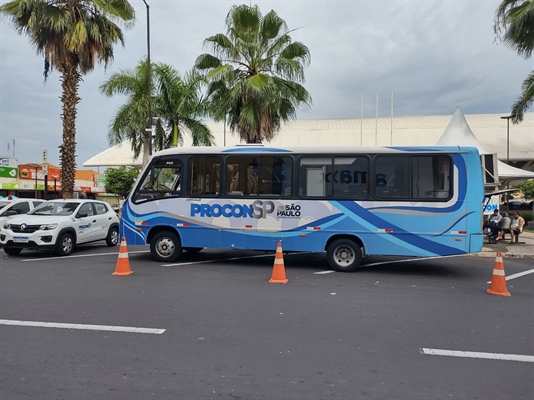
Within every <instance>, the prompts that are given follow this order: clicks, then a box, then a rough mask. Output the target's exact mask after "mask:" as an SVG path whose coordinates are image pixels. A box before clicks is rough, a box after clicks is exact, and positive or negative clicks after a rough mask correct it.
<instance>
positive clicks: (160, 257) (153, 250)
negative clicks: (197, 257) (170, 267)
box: [150, 231, 182, 262]
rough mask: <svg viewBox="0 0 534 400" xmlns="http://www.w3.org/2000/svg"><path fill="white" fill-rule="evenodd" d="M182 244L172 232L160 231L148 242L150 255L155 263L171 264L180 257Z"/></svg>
mask: <svg viewBox="0 0 534 400" xmlns="http://www.w3.org/2000/svg"><path fill="white" fill-rule="evenodd" d="M181 253H182V244H181V243H180V238H179V237H178V235H177V234H176V233H174V232H172V231H161V232H158V233H156V234H155V235H154V237H153V238H152V240H151V241H150V254H151V255H152V258H153V259H154V260H156V261H162V262H173V261H176V260H177V259H178V257H180V254H181Z"/></svg>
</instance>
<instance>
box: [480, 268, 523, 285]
mask: <svg viewBox="0 0 534 400" xmlns="http://www.w3.org/2000/svg"><path fill="white" fill-rule="evenodd" d="M528 274H534V269H529V270H526V271H523V272H518V273H517V274H512V275H510V276H507V277H506V280H507V281H509V280H510V279H515V278H519V277H521V276H524V275H528ZM487 283H491V281H488V282H487Z"/></svg>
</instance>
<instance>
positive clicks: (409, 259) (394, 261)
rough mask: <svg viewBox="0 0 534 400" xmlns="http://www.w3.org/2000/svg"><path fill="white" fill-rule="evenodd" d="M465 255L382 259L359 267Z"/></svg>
mask: <svg viewBox="0 0 534 400" xmlns="http://www.w3.org/2000/svg"><path fill="white" fill-rule="evenodd" d="M465 255H466V254H453V255H451V256H432V257H416V258H408V259H406V260H393V261H381V262H376V263H372V264H364V265H360V267H359V268H366V267H374V266H375V265H384V264H395V263H404V262H410V261H423V260H434V259H436V258H451V257H463V256H465Z"/></svg>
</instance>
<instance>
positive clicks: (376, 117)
mask: <svg viewBox="0 0 534 400" xmlns="http://www.w3.org/2000/svg"><path fill="white" fill-rule="evenodd" d="M377 136H378V90H377V91H376V116H375V146H376V145H377V140H378V139H377Z"/></svg>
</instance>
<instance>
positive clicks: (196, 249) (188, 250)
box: [184, 247, 204, 254]
mask: <svg viewBox="0 0 534 400" xmlns="http://www.w3.org/2000/svg"><path fill="white" fill-rule="evenodd" d="M203 248H204V247H184V250H185V251H187V252H188V253H191V254H196V253H198V252H199V251H201V250H202V249H203Z"/></svg>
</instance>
